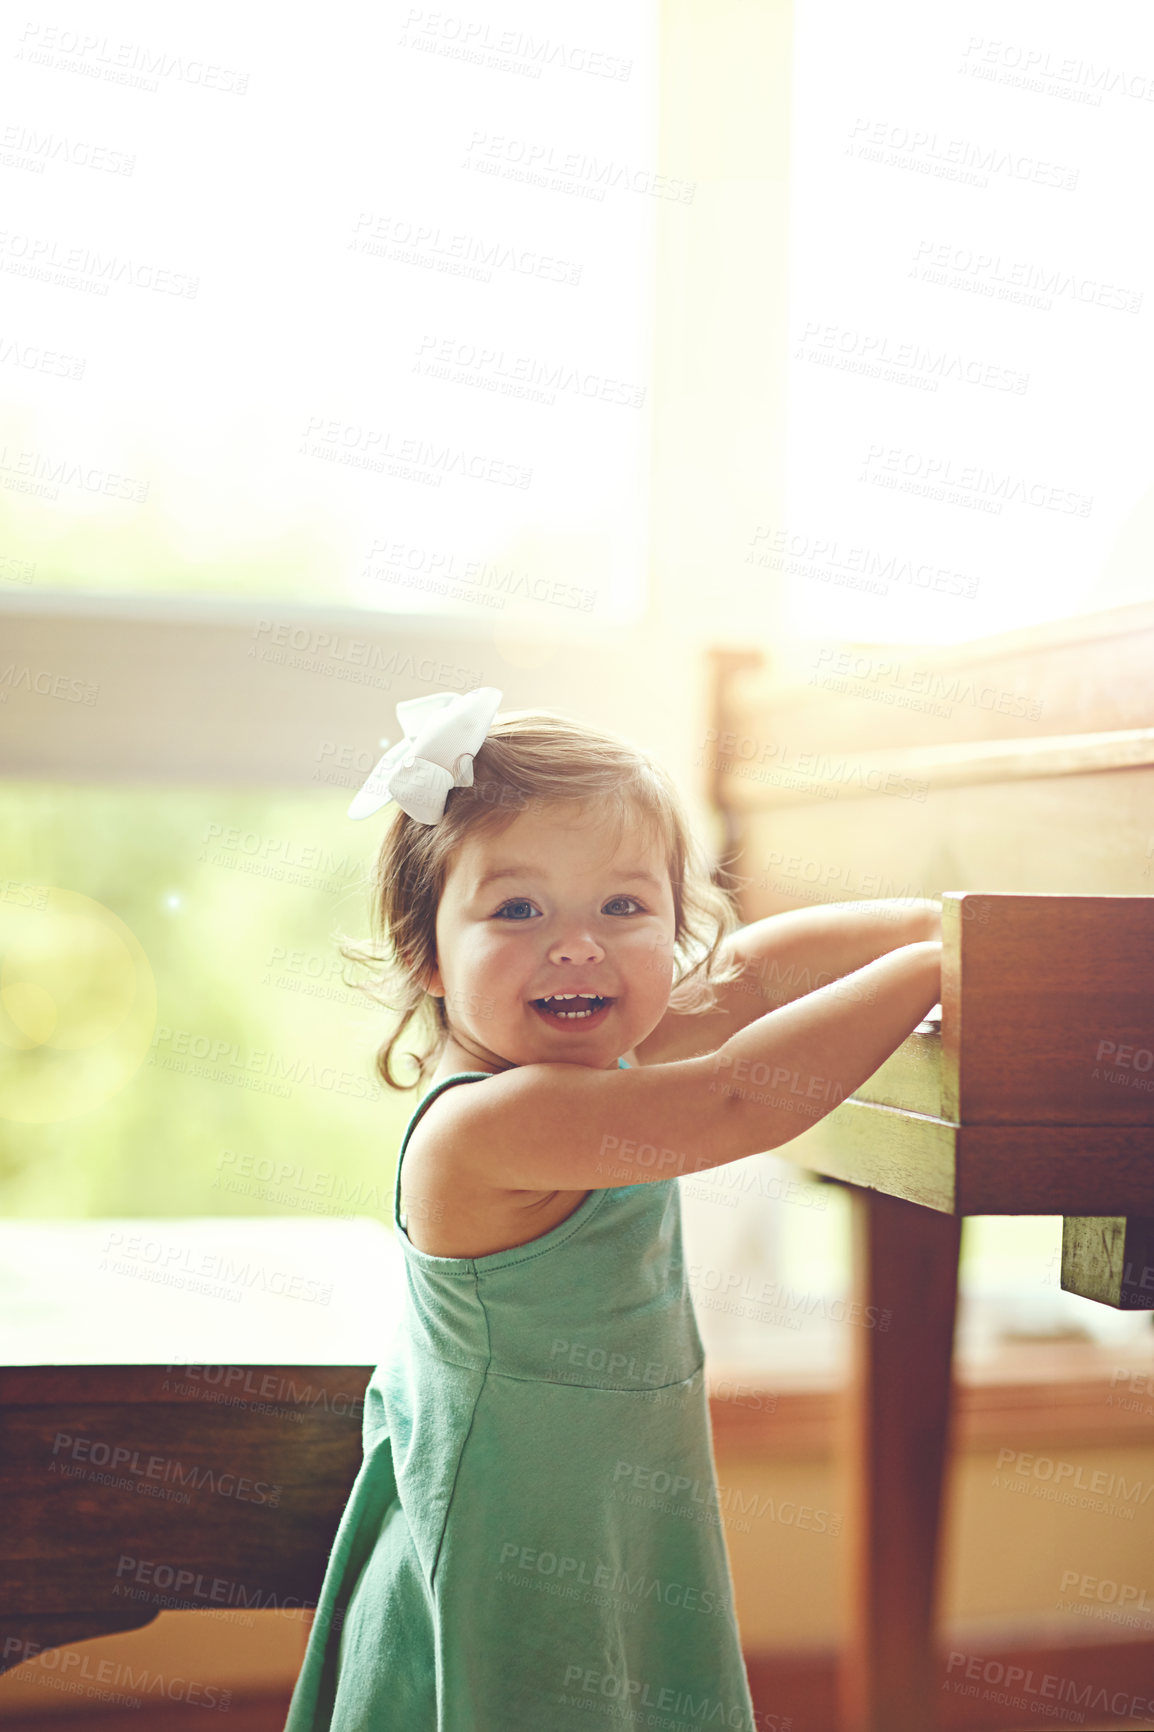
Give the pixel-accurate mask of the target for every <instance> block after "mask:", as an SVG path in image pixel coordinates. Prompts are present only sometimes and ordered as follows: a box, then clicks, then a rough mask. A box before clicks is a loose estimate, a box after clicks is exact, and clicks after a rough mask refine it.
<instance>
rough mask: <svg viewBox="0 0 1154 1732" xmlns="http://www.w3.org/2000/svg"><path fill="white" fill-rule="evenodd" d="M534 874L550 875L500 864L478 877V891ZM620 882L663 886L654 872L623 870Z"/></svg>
mask: <svg viewBox="0 0 1154 1732" xmlns="http://www.w3.org/2000/svg"><path fill="white" fill-rule="evenodd" d="M534 876H537V877H548V873H543V872H542V870H541V868H540V866H529V865H525V866H498V867H497V868H496V870H495V871H492V872H486V873H485V876H484V877H483V878H480V879H478V881H477V885H476V893H477V894H478V895H479V894H480V892H481V891H482V890H483V889H484V888H485V886H486V884H492V883H494V882H495V881H496V880H497V879H498V878H532V877H534ZM619 882H620V883H622V884H651V885H652V886H653V888H654V889H655V890H660V889H661V887H662V885H661V880H660V878H655V877H654V875H653V873H652V872H643V871H638V872H622V873H621V874H620V877H619Z"/></svg>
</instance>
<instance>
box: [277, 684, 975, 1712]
mask: <svg viewBox="0 0 1154 1732" xmlns="http://www.w3.org/2000/svg"><path fill="white" fill-rule="evenodd" d="M500 699H501V694H500V692H498V691H495V690H493V689H492V688H489V687H485V688H482V689H481V690H479V691H475V692H472V693H469V694H466V695H465V696H464V697H458V696H457V695H455V694H452V693H437V694H434V695H433V696H430V697H428V698H421V699H417V700H414V701H413V702H411V703H401V704H398V706H397V713H398V716H399V718H400V721H401V724H402V726H403V727H404V728H405V730H406V738H405V739H403V740H402V741H401V742H400V744H399V745H398V746H395V747H393V748H392V750H391V751H390V752H388V753H386V755H385V757H384V758H383V759H382V760H381V763H380V764H379V765H378V766H377V768H376V770H374V772H373V774H372V776H370V778H369V781H368V782H367V783H366V785H365V787H364V788H363V789H362V790H361V792H360V794H359V795H358V796H357V798H356V799H355V800H354V801H353V803H352V805H351V806H350V808H349V811H350V815H351V816H353V817H362V816H365V815H366V814H368V813H370V812H372V811H374V810H376V809H377V808H378V807H379V806H381V805H383V804H384V803H385V802H386V801H387V800H389V799H392V800H395V801H396V802H397V804H398V806H399V808H400V809H399V810H398V811H397V812H396V814H395V815H394V817H393V819H392V823H391V825H390V827H389V829H388V832H387V834H386V836H385V839H384V843H383V845H382V848H381V853H380V859H379V863H378V867H377V877H376V885H375V893H374V932H375V936H376V938H377V941H378V944H379V942H380V941H381V940H382V939H386V940H387V947H386V949H385V950H384V951H383V952H381V951H379V950H377V949H367V950H365V951H363V952H362V953H361V955H362V956H364V957H368V958H373V959H375V960H378V961H385V962H387V963H388V964H389V965H390V967H391V969H392V973H393V977H394V978H395V979H396V980H398V981H399V983H400V986H401V1003H400V1006H399V1007H398V1008H399V1012H400V1017H401V1020H400V1024H399V1026H398V1028H397V1030H396V1032H395V1033H394V1034H393V1036H392V1038H391V1039H390V1040H389V1041H388V1043H387V1045H386V1046H385V1047H384V1048H383V1049H382V1051H381V1053H380V1055H379V1057H378V1068H379V1070H380V1073H381V1075H382V1077H383V1079H384V1080H385V1082H386V1083H388V1084H389V1085H390V1086H391V1087H394V1088H400V1087H411V1086H413V1084H412V1081H408V1082H402V1081H399V1080H398V1079H397V1078H396V1077H395V1076H394V1074H393V1058H394V1054H395V1052H396V1048H397V1042H398V1040H399V1039H400V1037H401V1034H402V1033H403V1031H404V1029H405V1028H406V1027H407V1026H408V1025H409V1024H410V1023H411V1022H412V1021H413V1019H414V1017H418V1018H420V1016H421V1015H422V1013H423V1014H424V1016H425V1017H426V1018H427V1020H428V1024H430V1025H431V1029H430V1033H431V1038H430V1039H429V1040H428V1042H427V1044H426V1046H425V1047H424V1050H423V1051H421V1052H420V1053H419V1054H415V1055H413V1057H414V1058H415V1059H416V1062H417V1068H418V1077H417V1080H418V1081H420V1082H426V1081H427V1082H428V1084H429V1086H428V1087H427V1090H426V1092H425V1093H424V1095H423V1097H422V1099H421V1101H420V1104H419V1105H418V1107H417V1109H416V1111H415V1112H414V1113H413V1116H412V1118H411V1119H410V1121H409V1125H408V1129H407V1130H406V1132H405V1136H404V1140H403V1142H402V1144H401V1151H400V1160H399V1162H398V1167H397V1182H396V1196H395V1207H394V1220H395V1226H396V1230H397V1238H398V1241H399V1243H400V1246H401V1249H402V1252H403V1255H404V1260H405V1265H406V1273H407V1297H406V1302H405V1307H404V1314H403V1317H402V1318H401V1321H400V1324H399V1327H398V1330H397V1335H396V1339H395V1345H394V1347H393V1349H392V1352H391V1356H390V1357H389V1359H388V1360H387V1362H386V1363H384V1364H382V1365H380V1366H378V1368H377V1369H376V1371H375V1372H374V1373H373V1376H372V1379H371V1380H370V1382H369V1385H368V1388H367V1391H366V1397H365V1412H364V1459H363V1462H362V1465H361V1468H360V1471H359V1473H358V1475H357V1479H356V1482H355V1484H354V1486H353V1488H352V1492H351V1494H350V1497H349V1502H348V1505H347V1507H346V1509H345V1512H344V1515H343V1516H342V1519H341V1523H340V1527H339V1529H338V1532H337V1535H336V1538H335V1541H334V1543H333V1548H332V1553H331V1556H330V1558H329V1562H328V1567H327V1571H326V1574H325V1579H324V1583H323V1586H322V1589H321V1593H320V1596H319V1600H318V1606H317V1611H316V1614H315V1617H314V1622H313V1626H312V1629H311V1631H310V1635H309V1642H308V1648H307V1651H306V1654H305V1658H304V1663H303V1666H302V1669H301V1673H300V1677H299V1678H298V1680H297V1684H296V1689H295V1692H294V1694H293V1699H292V1704H291V1707H290V1710H289V1715H288V1721H287V1724H286V1732H578V1729H580V1732H591V1729H592V1728H596V1727H600V1726H603V1725H605V1724H606V1723H609V1724H614V1723H620V1722H624V1723H626V1724H640V1725H653V1726H662V1727H669V1728H674V1729H675V1732H680V1729H681V1728H683V1727H684V1728H686V1729H687V1732H688V1729H689V1728H697V1727H701V1726H723V1727H727V1728H730V1727H738V1728H744V1729H748V1732H753V1729H754V1728H759V1729H763V1728H765V1727H772V1726H774V1725H775V1724H776V1722H775V1720H774V1718H773V1717H772V1716H765V1715H761V1714H759V1715H756V1716H755V1712H754V1708H753V1704H752V1701H751V1699H750V1694H749V1686H748V1682H747V1679H746V1673H745V1667H744V1664H743V1661H742V1655H741V1647H740V1642H739V1636H738V1626H737V1620H736V1617H735V1613H734V1604H733V1584H732V1580H731V1576H730V1571H729V1563H728V1558H727V1554H726V1548H725V1542H724V1537H723V1534H722V1530H721V1524H720V1516H719V1508H718V1488H717V1481H716V1475H715V1469H714V1461H713V1453H712V1444H711V1436H710V1429H709V1413H708V1405H707V1391H706V1383H705V1377H704V1369H703V1353H702V1344H701V1338H700V1335H699V1334H698V1329H697V1324H696V1320H695V1317H694V1310H693V1303H692V1299H691V1296H690V1292H689V1288H688V1284H687V1280H686V1271H685V1265H684V1261H683V1256H682V1241H681V1218H680V1193H679V1189H678V1186H677V1185H676V1183H674V1182H673V1181H674V1180H675V1179H676V1178H677V1177H678V1176H679V1175H680V1174H682V1173H689V1172H700V1171H702V1170H703V1169H705V1168H709V1167H715V1166H720V1165H722V1164H723V1163H725V1162H727V1161H736V1160H740V1159H741V1158H742V1157H743V1156H746V1155H752V1154H756V1153H758V1152H759V1151H765V1150H770V1149H775V1148H779V1147H780V1146H781V1145H782V1144H783V1143H787V1142H789V1141H790V1140H791V1139H792V1138H793V1137H796V1136H798V1135H799V1134H800V1133H801V1132H802V1131H803V1130H805V1129H807V1128H808V1126H810V1125H811V1124H813V1123H814V1122H815V1120H816V1119H817V1118H820V1117H821V1116H823V1114H825V1113H826V1112H828V1111H830V1110H831V1109H832V1108H833V1107H834V1106H836V1104H837V1103H838V1101H839V1100H841V1099H842V1098H843V1097H844V1096H846V1095H848V1094H850V1093H852V1092H853V1090H854V1089H855V1088H857V1087H858V1086H859V1085H860V1084H861V1083H862V1082H864V1080H865V1079H866V1078H867V1077H868V1076H870V1075H871V1074H872V1072H873V1071H875V1070H876V1069H877V1068H878V1066H879V1065H880V1064H881V1063H882V1061H883V1060H884V1059H885V1058H886V1057H887V1056H888V1055H889V1054H890V1053H891V1052H892V1051H893V1050H894V1049H895V1048H896V1047H897V1046H898V1045H899V1044H900V1043H901V1041H902V1040H903V1039H904V1038H905V1037H906V1035H908V1034H909V1033H910V1032H911V1031H912V1030H913V1028H914V1027H915V1026H916V1025H917V1023H918V1022H919V1021H920V1020H921V1019H922V1017H923V1016H924V1015H925V1014H926V1012H927V1011H928V1010H929V1009H930V1008H931V1007H932V1006H933V1005H934V1004H935V1003H936V1002H937V1001H938V998H939V995H940V985H939V982H940V950H941V946H940V943H939V942H937V939H938V937H939V935H940V907H939V905H938V904H936V903H934V902H930V901H919V902H915V903H912V904H911V903H904V904H901V905H899V904H897V903H886V902H881V903H877V902H875V903H869V902H866V903H856V904H844V905H841V906H833V907H831V906H826V907H823V908H814V909H808V910H797V911H793V912H790V913H787V914H780V915H775V916H773V917H771V918H769V919H766V920H759V921H756V922H754V923H753V924H752V925H749V926H746V927H739V926H738V922H737V918H736V915H735V913H734V911H733V908H732V905H731V903H730V902H729V900H728V898H727V896H726V895H725V894H724V893H723V892H722V891H721V890H719V889H718V888H717V887H716V886H715V885H714V884H713V883H712V882H711V880H710V876H709V873H708V870H707V867H706V865H705V862H704V860H703V857H702V855H701V853H700V851H699V849H698V846H697V844H696V843H695V841H694V839H693V837H692V835H691V833H690V830H689V827H688V824H687V821H686V818H685V814H684V811H683V808H682V805H681V802H680V800H679V797H678V794H677V791H676V789H675V787H674V786H673V784H672V782H671V780H670V778H669V776H668V775H667V774H666V772H665V771H664V770H663V769H661V767H660V766H659V765H658V764H657V763H655V762H654V761H653V760H652V759H651V758H649V757H648V756H647V755H646V754H645V753H644V752H642V751H640V750H638V749H637V748H635V747H633V746H631V745H629V744H627V743H626V742H625V741H623V740H621V739H618V738H615V737H614V736H612V735H609V734H604V733H600V732H598V731H596V730H594V729H591V728H587V727H584V726H582V725H580V724H578V723H576V722H572V721H569V720H566V719H564V718H562V717H560V716H557V715H554V714H551V713H548V712H540V713H538V712H532V713H530V712H517V713H509V714H506V715H504V716H501V717H498V718H497V719H496V720H495V721H494V713H495V711H496V708H497V705H498V704H499V703H500ZM345 954H346V955H348V956H353V955H354V954H356V952H355V950H354V949H353V948H349V949H346V952H345ZM809 970H812V971H813V974H812V975H811V974H810V973H809V972H808V971H809ZM799 972H800V978H801V979H802V981H804V982H809V981H811V980H812V978H813V977H814V976H815V975H816V977H817V978H823V977H824V978H825V979H826V981H827V984H825V985H823V986H819V987H817V988H816V989H815V990H812V991H810V990H805V988H804V987H802V986H798V984H797V981H798V977H799ZM791 989H792V990H791ZM430 1013H431V1014H430ZM750 1077H756V1078H764V1079H766V1080H765V1081H763V1082H761V1084H760V1086H751V1084H750V1083H749V1082H743V1081H739V1080H738V1079H739V1078H750ZM481 1081H486V1082H488V1084H489V1087H488V1088H483V1089H482V1088H478V1087H476V1086H462V1085H476V1084H477V1083H479V1082H481ZM775 1085H776V1087H775ZM402 1195H403V1198H404V1207H403V1208H402Z"/></svg>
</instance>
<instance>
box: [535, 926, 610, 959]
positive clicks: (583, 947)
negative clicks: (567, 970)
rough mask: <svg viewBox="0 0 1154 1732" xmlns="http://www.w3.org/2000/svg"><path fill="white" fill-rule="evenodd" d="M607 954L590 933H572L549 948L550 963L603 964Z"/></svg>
mask: <svg viewBox="0 0 1154 1732" xmlns="http://www.w3.org/2000/svg"><path fill="white" fill-rule="evenodd" d="M604 956H605V952H604V950H603V949H602V947H601V945H600V944H598V942H597V940H596V939H595V938H594V937H593V936H592V934H591V933H588V932H570V933H568V934H565V935H563V936H562V937H560V938H558V939H557V940H556V941H555V942H554V943H553V944H551V945H550V946H549V960H550V962H574V963H576V964H578V966H580V964H581V963H583V962H601V961H602V960H603V959H604Z"/></svg>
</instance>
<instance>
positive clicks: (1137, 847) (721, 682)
mask: <svg viewBox="0 0 1154 1732" xmlns="http://www.w3.org/2000/svg"><path fill="white" fill-rule="evenodd" d="M713 682H714V683H713V713H712V717H711V722H710V727H709V731H708V736H707V742H706V745H707V751H706V755H705V756H706V762H707V764H708V767H709V770H710V777H711V784H712V797H713V802H714V804H715V806H716V808H717V810H718V812H719V814H720V819H721V824H722V828H723V833H724V850H725V857H726V862H727V864H728V866H729V867H730V869H731V870H732V871H733V872H734V873H735V874H736V876H737V878H738V880H739V882H741V883H742V884H743V885H744V888H743V890H742V891H741V892H740V896H741V904H742V907H741V912H742V916H743V918H744V919H745V920H755V919H759V918H761V917H763V916H765V915H767V914H772V913H776V912H779V911H781V910H784V909H787V908H796V907H801V906H804V905H805V904H807V903H810V902H814V901H828V902H843V901H851V900H855V899H858V898H875V897H903V896H906V897H910V896H937V897H941V898H942V905H943V949H942V961H943V967H942V999H941V1005H940V1006H939V1007H938V1008H937V1010H936V1011H935V1012H934V1013H932V1015H931V1017H930V1018H929V1019H927V1020H926V1021H925V1022H923V1023H922V1024H921V1025H920V1026H919V1027H918V1028H917V1029H916V1030H915V1031H914V1032H913V1033H912V1034H911V1035H910V1036H909V1038H908V1039H907V1040H906V1041H905V1042H904V1043H903V1045H902V1046H901V1047H900V1048H899V1050H898V1051H897V1052H896V1053H894V1054H893V1055H892V1056H891V1058H890V1059H889V1060H887V1062H886V1063H885V1064H884V1065H882V1066H881V1068H880V1069H879V1070H878V1071H877V1072H875V1074H874V1075H873V1076H872V1077H871V1078H869V1079H868V1081H867V1082H866V1083H865V1084H864V1085H863V1086H862V1088H860V1089H859V1090H858V1091H857V1093H856V1095H855V1096H854V1098H852V1099H850V1100H847V1101H844V1102H843V1103H842V1104H841V1105H840V1106H839V1107H838V1108H836V1110H835V1111H834V1112H833V1113H831V1114H829V1115H828V1116H827V1117H826V1118H825V1119H824V1120H822V1121H821V1123H820V1124H818V1125H815V1126H814V1127H812V1128H811V1129H810V1130H808V1131H806V1132H805V1133H804V1134H803V1135H802V1136H800V1137H798V1138H797V1139H796V1140H795V1141H794V1142H792V1143H790V1144H788V1145H786V1146H785V1147H784V1148H783V1149H782V1150H781V1151H780V1153H781V1154H782V1155H784V1156H787V1157H789V1158H791V1159H793V1160H795V1161H797V1162H798V1163H800V1164H802V1165H804V1166H806V1167H808V1168H809V1169H811V1170H812V1171H815V1172H819V1173H822V1174H825V1175H826V1176H828V1177H830V1178H833V1179H837V1180H840V1181H842V1182H844V1183H846V1184H847V1185H849V1186H850V1187H851V1196H852V1199H853V1212H854V1264H855V1269H854V1279H855V1284H856V1287H857V1292H856V1294H855V1297H856V1298H858V1299H859V1300H860V1302H862V1303H863V1304H868V1305H874V1306H877V1307H879V1308H889V1309H890V1310H891V1311H892V1314H893V1318H894V1323H893V1327H892V1328H891V1329H890V1330H888V1331H886V1332H882V1331H879V1330H857V1331H854V1334H855V1336H856V1337H857V1339H856V1341H855V1343H854V1353H855V1367H854V1378H853V1384H852V1388H851V1394H850V1403H849V1406H850V1412H849V1415H848V1420H849V1423H848V1427H847V1432H846V1448H847V1449H848V1451H849V1463H850V1472H851V1476H852V1481H853V1484H854V1488H855V1520H854V1523H853V1533H852V1536H851V1540H850V1548H851V1556H852V1563H851V1568H852V1571H853V1582H852V1605H853V1615H852V1619H853V1621H852V1636H851V1639H850V1642H849V1645H848V1648H847V1652H846V1654H845V1656H844V1664H843V1671H842V1710H841V1727H842V1729H843V1732H932V1729H933V1728H934V1726H935V1725H937V1723H938V1721H937V1705H936V1702H937V1698H938V1695H939V1692H938V1688H937V1685H938V1677H937V1654H936V1651H935V1620H934V1600H935V1586H936V1574H937V1552H938V1534H939V1526H940V1510H941V1500H942V1479H943V1472H944V1467H945V1462H946V1457H947V1448H948V1432H949V1419H950V1394H951V1382H952V1351H953V1334H954V1323H955V1312H956V1293H957V1259H958V1249H959V1242H960V1229H961V1219H962V1217H963V1216H965V1215H976V1214H1005V1215H1014V1214H1030V1215H1038V1214H1054V1215H1058V1214H1060V1215H1062V1216H1063V1217H1064V1229H1063V1243H1062V1285H1063V1287H1065V1288H1066V1289H1068V1290H1069V1291H1072V1292H1076V1293H1080V1294H1082V1295H1084V1296H1085V1297H1087V1298H1090V1299H1094V1300H1097V1301H1099V1302H1101V1303H1104V1304H1109V1305H1114V1306H1119V1307H1124V1308H1128V1309H1129V1308H1141V1309H1149V1308H1152V1307H1154V877H1152V873H1154V607H1152V606H1150V605H1142V606H1137V607H1127V608H1119V609H1114V610H1111V611H1110V612H1107V613H1102V614H1098V615H1093V616H1089V617H1083V618H1080V619H1074V620H1067V621H1057V622H1054V623H1051V624H1047V625H1045V626H1041V627H1038V628H1035V629H1033V630H1029V631H1022V632H1015V633H1011V634H1007V635H1004V636H999V637H995V638H988V639H982V640H975V641H972V642H970V643H966V644H962V645H958V646H953V647H951V648H948V649H941V648H936V647H932V648H921V647H919V646H917V645H913V646H910V645H898V646H891V645H876V644H871V645H864V646H863V645H848V644H846V645H832V646H830V645H815V646H814V649H813V653H812V658H811V662H810V664H808V665H806V666H804V667H803V669H802V672H801V675H800V677H796V676H795V677H794V678H793V679H792V680H791V681H790V682H785V681H783V680H775V678H774V671H773V668H772V666H768V667H767V665H766V661H765V658H764V657H762V656H761V655H760V654H758V653H756V652H750V651H745V650H742V651H728V650H725V651H716V652H714V657H713Z"/></svg>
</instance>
